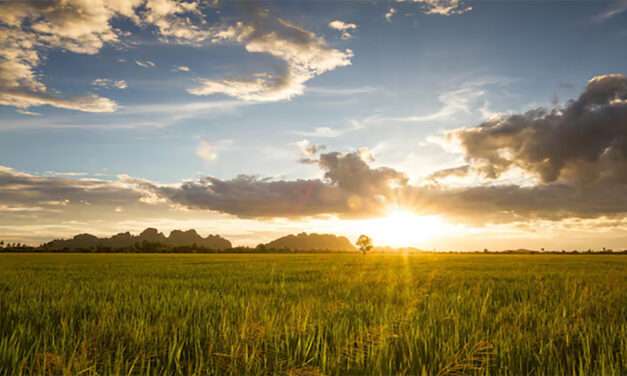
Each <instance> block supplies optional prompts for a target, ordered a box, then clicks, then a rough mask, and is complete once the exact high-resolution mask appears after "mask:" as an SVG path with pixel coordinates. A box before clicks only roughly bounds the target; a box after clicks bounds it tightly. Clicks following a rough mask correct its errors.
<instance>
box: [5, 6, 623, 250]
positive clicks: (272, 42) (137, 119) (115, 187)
mask: <svg viewBox="0 0 627 376" xmlns="http://www.w3.org/2000/svg"><path fill="white" fill-rule="evenodd" d="M625 25H627V3H625V2H624V1H599V2H572V3H568V5H567V6H563V4H558V3H541V2H533V3H532V2H508V3H504V2H485V1H473V0H465V1H460V0H414V1H377V2H368V3H361V2H360V3H353V2H346V3H343V2H340V3H321V2H311V3H307V4H294V3H291V2H289V1H269V2H220V1H212V2H201V1H195V0H189V1H182V2H175V1H172V0H130V1H123V2H107V1H99V0H98V1H96V0H95V1H92V2H90V3H89V4H88V3H87V2H80V1H69V2H68V3H67V4H66V6H63V7H61V6H58V4H55V3H54V2H52V3H46V4H43V3H40V2H37V1H5V2H2V3H0V240H3V241H4V242H5V243H6V242H11V243H13V242H20V243H26V244H30V245H35V244H42V243H44V242H47V241H50V240H53V239H58V238H70V237H72V236H74V235H76V234H80V233H88V234H93V235H96V236H112V235H114V234H117V233H121V232H127V231H128V232H131V233H133V234H136V233H139V232H140V231H141V230H142V229H144V228H157V229H159V230H160V231H162V232H164V233H169V232H171V231H172V230H174V229H185V228H187V229H195V230H196V231H198V233H199V234H218V235H220V236H223V237H225V238H226V239H228V240H230V241H232V242H233V244H234V245H237V246H251V247H254V246H256V245H257V244H261V243H267V242H269V241H271V240H274V239H276V238H279V237H281V236H285V235H287V234H295V233H301V232H306V233H319V234H334V235H338V236H346V237H347V238H348V239H350V241H351V243H354V242H355V240H356V239H357V237H358V236H359V235H360V234H367V235H368V236H370V237H371V238H372V239H373V242H374V244H375V245H376V246H378V247H392V248H402V247H413V248H418V249H425V250H429V249H437V250H460V251H464V250H483V249H485V248H487V249H490V250H512V249H547V250H548V249H558V250H561V249H566V250H572V249H580V250H587V249H602V248H608V249H620V250H622V249H626V248H627V216H626V214H627V195H625V193H627V172H626V171H627V141H625V140H627V77H626V76H625V74H626V73H627V49H625V48H623V46H624V45H625V42H627V27H626V26H625ZM205 236H206V235H205Z"/></svg>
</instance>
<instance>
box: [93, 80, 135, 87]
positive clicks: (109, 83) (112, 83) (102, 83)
mask: <svg viewBox="0 0 627 376" xmlns="http://www.w3.org/2000/svg"><path fill="white" fill-rule="evenodd" d="M91 84H92V85H94V86H99V87H104V88H108V89H110V88H116V89H126V88H127V87H128V84H127V83H126V81H124V80H111V79H108V78H97V79H95V80H93V81H92V83H91Z"/></svg>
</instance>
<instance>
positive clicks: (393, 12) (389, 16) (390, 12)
mask: <svg viewBox="0 0 627 376" xmlns="http://www.w3.org/2000/svg"><path fill="white" fill-rule="evenodd" d="M395 15H396V9H395V8H390V9H389V10H388V11H387V13H385V20H386V21H388V22H392V17H394V16H395Z"/></svg>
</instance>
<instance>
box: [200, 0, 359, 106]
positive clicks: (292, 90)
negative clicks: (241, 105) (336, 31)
mask: <svg viewBox="0 0 627 376" xmlns="http://www.w3.org/2000/svg"><path fill="white" fill-rule="evenodd" d="M217 36H218V37H219V38H221V39H222V40H224V41H230V42H236V43H239V44H242V45H244V47H245V48H246V50H247V51H248V52H251V53H263V54H268V55H271V56H273V57H275V58H277V59H279V60H281V61H283V62H284V64H285V66H284V67H283V68H281V69H279V70H277V71H275V72H273V73H271V72H259V73H256V74H255V75H253V77H248V78H232V79H223V80H213V79H200V80H199V81H198V86H197V87H194V88H191V89H188V92H189V93H190V94H193V95H215V94H224V95H228V96H231V97H236V98H239V99H242V100H245V101H254V102H269V101H280V100H287V99H290V98H292V97H294V96H297V95H301V94H303V92H304V90H305V83H306V82H307V81H309V80H310V79H312V78H314V77H316V76H318V75H321V74H323V73H325V72H328V71H331V70H334V69H336V68H339V67H343V66H347V65H350V64H351V58H352V56H353V53H352V51H351V50H345V51H340V50H337V49H334V48H331V47H330V46H329V45H328V44H327V42H326V41H325V40H324V39H323V38H322V37H319V36H317V35H316V34H314V33H312V32H310V31H307V30H305V29H303V28H301V27H300V26H298V25H296V24H294V23H291V22H289V21H287V20H284V19H280V18H275V17H273V16H271V15H269V14H267V13H265V12H261V11H258V12H257V13H256V18H255V20H254V22H251V23H243V22H238V23H237V24H236V25H234V26H231V27H229V28H227V29H226V30H224V31H222V32H220V33H218V34H217Z"/></svg>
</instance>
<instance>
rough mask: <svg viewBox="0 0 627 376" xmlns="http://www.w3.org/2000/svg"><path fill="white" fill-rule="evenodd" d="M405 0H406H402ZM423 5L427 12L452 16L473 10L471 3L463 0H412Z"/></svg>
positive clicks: (423, 10)
mask: <svg viewBox="0 0 627 376" xmlns="http://www.w3.org/2000/svg"><path fill="white" fill-rule="evenodd" d="M400 1H404V0H400ZM412 1H413V2H414V3H419V4H420V5H421V6H422V12H423V13H425V14H437V15H440V16H451V15H454V14H464V13H466V12H469V11H471V10H472V7H471V6H469V5H464V3H463V1H462V0H412Z"/></svg>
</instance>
